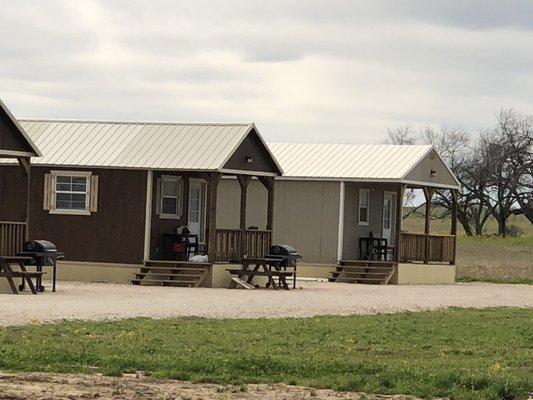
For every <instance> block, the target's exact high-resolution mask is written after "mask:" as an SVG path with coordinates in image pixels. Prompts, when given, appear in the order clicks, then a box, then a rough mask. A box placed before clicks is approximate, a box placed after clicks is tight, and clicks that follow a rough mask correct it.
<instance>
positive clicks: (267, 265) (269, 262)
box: [226, 258, 294, 290]
mask: <svg viewBox="0 0 533 400" xmlns="http://www.w3.org/2000/svg"><path fill="white" fill-rule="evenodd" d="M260 269H262V271H261V270H260ZM226 271H228V272H229V273H230V274H231V275H236V276H237V278H238V279H239V280H240V279H242V278H243V277H246V281H245V282H246V283H247V284H248V285H252V282H253V280H254V277H255V276H266V277H267V278H268V282H267V284H266V287H270V286H272V289H274V290H278V288H279V287H281V288H283V289H285V290H289V285H288V284H287V277H288V276H293V275H294V271H282V270H281V260H279V259H275V258H245V259H243V260H242V267H241V268H240V269H239V268H228V269H226ZM274 278H277V279H278V283H276V279H274ZM236 287H237V282H236V281H235V280H232V281H231V282H230V284H229V286H228V288H229V289H235V288H236Z"/></svg>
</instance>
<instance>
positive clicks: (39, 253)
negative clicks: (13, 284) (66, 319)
mask: <svg viewBox="0 0 533 400" xmlns="http://www.w3.org/2000/svg"><path fill="white" fill-rule="evenodd" d="M19 256H25V257H31V258H32V259H33V262H32V264H31V265H35V267H36V268H37V271H38V272H42V270H43V267H45V266H51V267H52V292H55V291H56V273H57V260H58V259H61V258H63V253H61V252H60V251H57V247H56V245H55V244H53V243H52V242H49V241H48V240H30V241H28V242H25V243H24V245H23V246H22V252H20V253H19ZM36 280H37V282H36V285H35V287H36V289H37V290H38V291H39V292H44V286H43V282H42V276H39V277H37V278H36ZM20 286H21V288H20V290H24V281H23V282H22V285H20Z"/></svg>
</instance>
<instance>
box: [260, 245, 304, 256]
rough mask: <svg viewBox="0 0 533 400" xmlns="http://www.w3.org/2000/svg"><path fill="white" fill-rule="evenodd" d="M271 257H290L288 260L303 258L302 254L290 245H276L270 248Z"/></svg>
mask: <svg viewBox="0 0 533 400" xmlns="http://www.w3.org/2000/svg"><path fill="white" fill-rule="evenodd" d="M268 253H269V255H273V256H278V257H288V258H294V259H296V258H302V256H301V254H300V253H298V251H297V250H296V249H295V248H294V247H292V246H289V245H288V244H275V245H273V246H270V249H269V250H268Z"/></svg>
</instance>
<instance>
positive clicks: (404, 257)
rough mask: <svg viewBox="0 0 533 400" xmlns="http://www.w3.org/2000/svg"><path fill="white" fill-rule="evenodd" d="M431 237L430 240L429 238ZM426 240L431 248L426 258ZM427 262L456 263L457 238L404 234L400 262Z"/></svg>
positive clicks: (401, 237)
mask: <svg viewBox="0 0 533 400" xmlns="http://www.w3.org/2000/svg"><path fill="white" fill-rule="evenodd" d="M428 236H429V238H428ZM426 238H428V241H427V243H429V247H428V249H427V256H426ZM426 258H427V261H428V262H441V263H453V262H454V261H455V236H453V235H433V234H431V235H426V234H424V233H402V234H401V236H400V262H409V261H415V262H416V261H422V262H423V261H426Z"/></svg>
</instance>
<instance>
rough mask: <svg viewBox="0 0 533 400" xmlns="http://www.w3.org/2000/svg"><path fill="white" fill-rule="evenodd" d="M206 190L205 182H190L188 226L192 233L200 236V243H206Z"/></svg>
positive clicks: (195, 180)
mask: <svg viewBox="0 0 533 400" xmlns="http://www.w3.org/2000/svg"><path fill="white" fill-rule="evenodd" d="M205 188H206V183H205V181H204V180H201V179H190V180H189V215H188V225H189V230H190V231H191V233H194V234H196V235H198V240H199V242H205V194H206V190H205Z"/></svg>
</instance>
